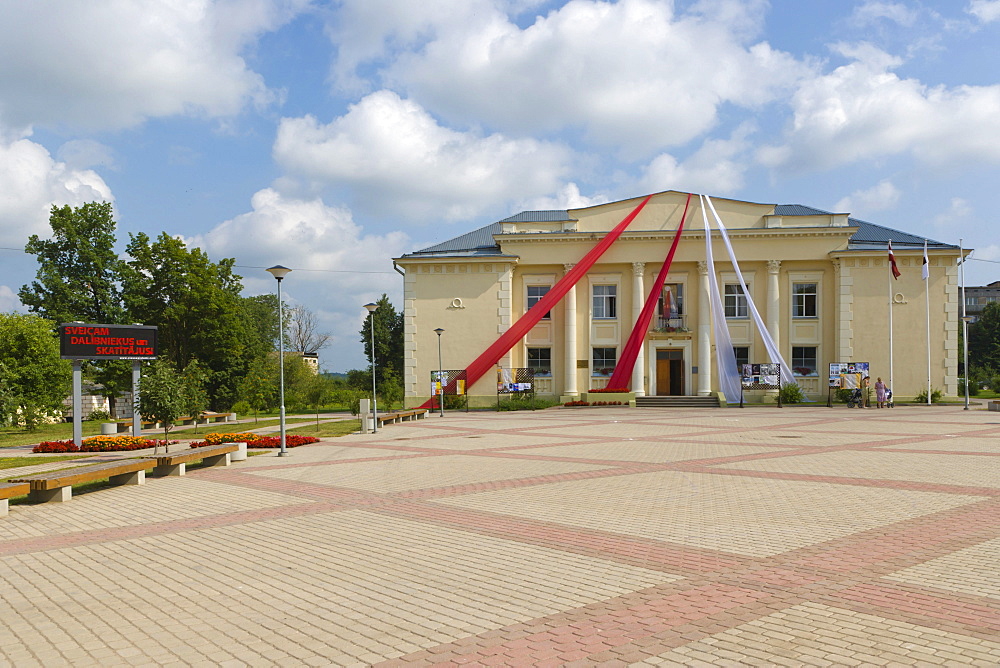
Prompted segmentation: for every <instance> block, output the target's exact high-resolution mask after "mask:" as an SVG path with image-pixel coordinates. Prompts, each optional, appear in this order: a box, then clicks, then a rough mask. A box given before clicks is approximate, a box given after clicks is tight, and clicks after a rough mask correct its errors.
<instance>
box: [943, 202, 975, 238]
mask: <svg viewBox="0 0 1000 668" xmlns="http://www.w3.org/2000/svg"><path fill="white" fill-rule="evenodd" d="M974 212H975V211H974V209H973V208H972V204H971V203H970V202H969V201H968V200H967V199H965V198H963V197H952V198H951V202H949V206H948V210H947V211H944V212H942V213H939V214H938V215H936V216H934V226H935V227H937V228H938V229H939V230H946V229H947V230H948V231H949V232H951V231H954V229H955V228H956V227H958V226H959V225H962V224H963V223H965V222H967V221H968V220H969V218H970V217H971V216H972V215H973V213H974Z"/></svg>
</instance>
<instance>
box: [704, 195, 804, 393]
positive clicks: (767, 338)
mask: <svg viewBox="0 0 1000 668" xmlns="http://www.w3.org/2000/svg"><path fill="white" fill-rule="evenodd" d="M705 202H707V203H708V208H709V209H711V211H712V216H713V217H714V218H715V222H716V224H717V225H718V226H719V235H720V236H721V237H722V241H723V242H724V243H725V244H726V250H727V251H728V252H729V261H730V262H732V263H733V270H734V271H735V272H736V278H737V279H738V280H739V282H740V287H741V288H743V294H744V296H745V297H746V300H747V306H748V308H749V309H750V313H751V315H752V316H753V321H754V324H756V325H757V331H758V332H760V338H761V339H762V340H763V341H764V347H765V348H766V349H767V354H768V357H769V358H770V360H771V363H772V364H774V363H777V364H780V365H781V384H782V385H792V384H794V383H795V377H794V376H793V375H792V370H791V369H789V368H788V365H787V364H785V360H784V358H783V357H782V356H781V353H780V352H779V351H778V346H777V345H776V344H775V343H774V339H773V338H772V337H771V333H770V332H769V331H767V327H765V326H764V319H763V318H761V317H760V313H759V312H758V311H757V306H756V305H755V304H754V302H753V297H751V296H750V291H749V290H747V284H746V282H745V281H744V280H743V272H741V271H740V265H739V264H738V263H737V262H736V254H735V253H734V252H733V246H732V244H731V243H729V234H728V233H727V232H726V226H725V225H723V224H722V219H721V218H719V214H718V213H716V212H715V206H714V205H713V204H712V200H711V198H710V197H709V196H708V195H705ZM701 214H702V216H704V215H705V209H704V207H703V208H702V211H701ZM710 234H711V233H710V232H709V229H708V222H707V221H706V223H705V237H706V239H707V243H708V261H709V266H710V267H711V263H712V255H711V252H712V242H711V239H710V238H709V237H710ZM709 276H710V277H711V278H710V281H714V280H715V273H714V272H713V271H711V270H709ZM717 299H719V291H718V286H716V287H715V291H714V292H713V293H712V300H713V302H714V301H715V300H717ZM713 307H714V304H713ZM719 309H720V310H721V309H722V303H721V301H720V303H719ZM713 313H714V308H713ZM722 328H723V329H725V330H726V334H725V335H726V345H727V347H728V349H729V350H730V352H731V351H732V349H733V346H732V343H731V341H730V339H729V328H728V327H727V326H726V324H725V320H723V321H722ZM715 340H716V353H717V354H718V350H719V343H718V341H719V326H718V324H716V326H715ZM733 360H734V361H733V362H732V364H731V365H730V368H732V369H734V370H735V368H736V362H735V356H734V358H733ZM722 370H723V367H722V366H721V364H720V366H719V381H720V384H723V381H722V375H723V374H722ZM723 387H725V384H723ZM736 398H737V399H739V388H738V387H737V394H736ZM726 400H727V401H731V399H729V393H728V392H726Z"/></svg>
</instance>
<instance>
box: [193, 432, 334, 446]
mask: <svg viewBox="0 0 1000 668" xmlns="http://www.w3.org/2000/svg"><path fill="white" fill-rule="evenodd" d="M220 443H246V444H247V447H248V448H278V447H281V436H261V435H260V434H206V435H205V440H203V441H195V442H194V443H192V444H191V447H192V448H203V447H205V446H206V445H218V444H220ZM309 443H319V439H318V438H316V437H315V436H300V435H299V434H285V447H286V448H295V447H298V446H300V445H307V444H309Z"/></svg>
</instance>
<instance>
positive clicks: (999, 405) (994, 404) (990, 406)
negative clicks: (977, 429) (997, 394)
mask: <svg viewBox="0 0 1000 668" xmlns="http://www.w3.org/2000/svg"><path fill="white" fill-rule="evenodd" d="M986 408H987V410H991V411H1000V401H989V402H987V404H986Z"/></svg>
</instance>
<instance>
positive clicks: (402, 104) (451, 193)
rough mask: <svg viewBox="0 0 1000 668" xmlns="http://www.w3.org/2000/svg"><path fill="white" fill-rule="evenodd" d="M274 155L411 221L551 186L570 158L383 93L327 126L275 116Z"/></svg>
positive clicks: (361, 202)
mask: <svg viewBox="0 0 1000 668" xmlns="http://www.w3.org/2000/svg"><path fill="white" fill-rule="evenodd" d="M274 156H275V158H276V159H277V161H278V162H279V163H280V164H281V166H282V167H284V168H285V169H286V170H287V171H288V172H289V174H291V175H292V176H295V177H299V178H303V179H306V180H311V181H315V182H318V183H321V184H336V185H338V186H345V185H346V186H349V187H350V188H351V189H352V193H353V194H352V196H353V197H354V198H355V199H354V201H352V202H351V205H352V207H353V208H355V209H363V210H365V211H367V212H373V213H375V214H377V215H398V216H405V217H406V218H407V219H408V220H413V221H430V220H441V219H445V220H457V219H463V218H470V217H474V216H476V215H478V214H480V213H482V212H483V211H488V210H490V209H491V208H493V207H495V206H496V205H497V204H498V203H500V202H504V201H506V200H507V199H508V198H509V197H510V193H517V194H518V195H520V196H531V195H533V194H536V193H537V194H543V193H550V192H553V191H554V190H556V189H557V188H558V187H559V186H560V184H561V183H560V177H561V176H562V175H563V174H565V173H566V172H567V170H568V166H569V163H570V157H571V155H570V152H569V151H568V150H567V149H565V148H564V147H562V146H560V145H557V144H553V143H549V142H543V141H537V140H534V139H510V138H507V137H505V136H503V135H500V134H492V135H487V136H484V135H482V134H480V133H477V132H458V131H455V130H452V129H449V128H446V127H443V126H441V125H439V124H438V123H437V122H436V121H435V119H434V118H432V117H431V115H430V114H428V113H427V112H426V111H425V110H424V109H423V108H421V107H420V105H418V104H416V103H415V102H413V101H412V100H403V99H401V98H400V97H399V96H398V95H396V94H395V93H392V92H390V91H379V92H377V93H373V94H371V95H369V96H367V97H365V98H364V99H362V100H361V101H360V102H358V103H357V104H356V105H354V106H352V107H351V109H350V111H349V112H348V113H347V114H346V115H344V116H342V117H340V118H337V119H335V120H334V121H333V122H331V123H329V124H326V125H324V124H321V123H320V122H319V121H317V119H316V118H314V117H312V116H305V117H302V118H285V119H283V120H282V121H281V125H280V127H279V129H278V136H277V139H276V141H275V144H274Z"/></svg>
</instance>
